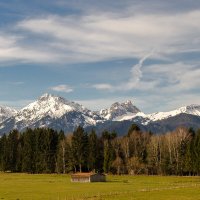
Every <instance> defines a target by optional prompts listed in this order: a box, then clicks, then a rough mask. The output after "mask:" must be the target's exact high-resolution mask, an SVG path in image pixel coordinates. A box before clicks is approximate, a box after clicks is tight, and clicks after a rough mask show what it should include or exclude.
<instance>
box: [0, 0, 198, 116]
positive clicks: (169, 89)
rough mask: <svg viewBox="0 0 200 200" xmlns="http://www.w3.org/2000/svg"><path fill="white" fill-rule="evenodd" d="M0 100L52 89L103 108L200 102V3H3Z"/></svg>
mask: <svg viewBox="0 0 200 200" xmlns="http://www.w3.org/2000/svg"><path fill="white" fill-rule="evenodd" d="M0 18H1V20H0V104H4V105H8V106H13V107H16V108H21V107H23V106H25V105H27V104H28V103H30V102H32V101H33V100H35V99H37V98H38V97H39V96H40V95H42V94H43V93H46V92H48V93H53V94H58V95H60V96H63V97H65V98H67V99H69V100H73V101H77V102H80V103H81V104H83V105H85V106H86V107H88V108H90V109H92V110H97V109H100V108H105V107H108V106H110V105H111V104H112V103H113V102H115V101H120V102H122V101H125V100H127V99H130V100H132V101H133V102H134V103H135V104H136V105H137V106H138V107H139V108H140V109H141V110H142V111H143V112H145V113H150V112H156V111H167V110H171V109H174V108H177V107H180V106H183V105H189V104H199V100H200V89H199V85H200V78H199V77H200V23H199V19H200V2H199V1H196V0H195V1H194V0H190V1H188V0H174V1H164V0H148V1H144V0H118V1H116V0H109V1H106V0H102V1H96V0H76V1H75V0H74V1H67V0H65V1H64V0H57V1H53V0H52V1H51V0H43V1H41V0H40V1H39V0H35V1H27V0H10V1H6V0H1V2H0Z"/></svg>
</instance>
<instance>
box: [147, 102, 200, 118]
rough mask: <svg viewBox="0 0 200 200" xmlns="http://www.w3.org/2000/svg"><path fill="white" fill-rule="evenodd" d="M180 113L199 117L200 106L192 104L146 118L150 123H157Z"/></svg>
mask: <svg viewBox="0 0 200 200" xmlns="http://www.w3.org/2000/svg"><path fill="white" fill-rule="evenodd" d="M181 113H185V114H190V115H195V116H200V105H195V104H192V105H190V106H184V107H181V108H178V109H176V110H173V111H169V112H157V113H153V114H149V115H146V117H147V118H149V119H150V120H151V121H158V120H162V119H167V118H169V117H174V116H176V115H179V114H181Z"/></svg>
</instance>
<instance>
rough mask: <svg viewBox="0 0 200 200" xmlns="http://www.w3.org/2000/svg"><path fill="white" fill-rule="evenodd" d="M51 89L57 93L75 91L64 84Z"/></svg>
mask: <svg viewBox="0 0 200 200" xmlns="http://www.w3.org/2000/svg"><path fill="white" fill-rule="evenodd" d="M50 89H51V90H53V91H56V92H65V93H69V92H72V91H73V89H72V88H71V87H70V86H69V85H64V84H61V85H57V86H54V87H51V88H50Z"/></svg>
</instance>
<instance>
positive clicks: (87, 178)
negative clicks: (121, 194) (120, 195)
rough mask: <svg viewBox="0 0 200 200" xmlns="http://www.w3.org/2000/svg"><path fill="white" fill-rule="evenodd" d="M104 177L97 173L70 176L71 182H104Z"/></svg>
mask: <svg viewBox="0 0 200 200" xmlns="http://www.w3.org/2000/svg"><path fill="white" fill-rule="evenodd" d="M105 181H106V176H105V175H104V174H99V173H92V172H89V173H75V174H72V175H71V182H82V183H87V182H105Z"/></svg>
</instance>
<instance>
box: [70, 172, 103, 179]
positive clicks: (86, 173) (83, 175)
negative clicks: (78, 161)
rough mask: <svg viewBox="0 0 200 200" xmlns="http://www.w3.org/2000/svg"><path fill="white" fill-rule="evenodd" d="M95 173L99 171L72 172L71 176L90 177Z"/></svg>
mask: <svg viewBox="0 0 200 200" xmlns="http://www.w3.org/2000/svg"><path fill="white" fill-rule="evenodd" d="M93 175H97V173H93V172H82V173H75V174H72V175H71V176H72V177H73V178H75V177H84V178H87V177H90V176H93ZM100 175H103V174H100Z"/></svg>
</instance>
